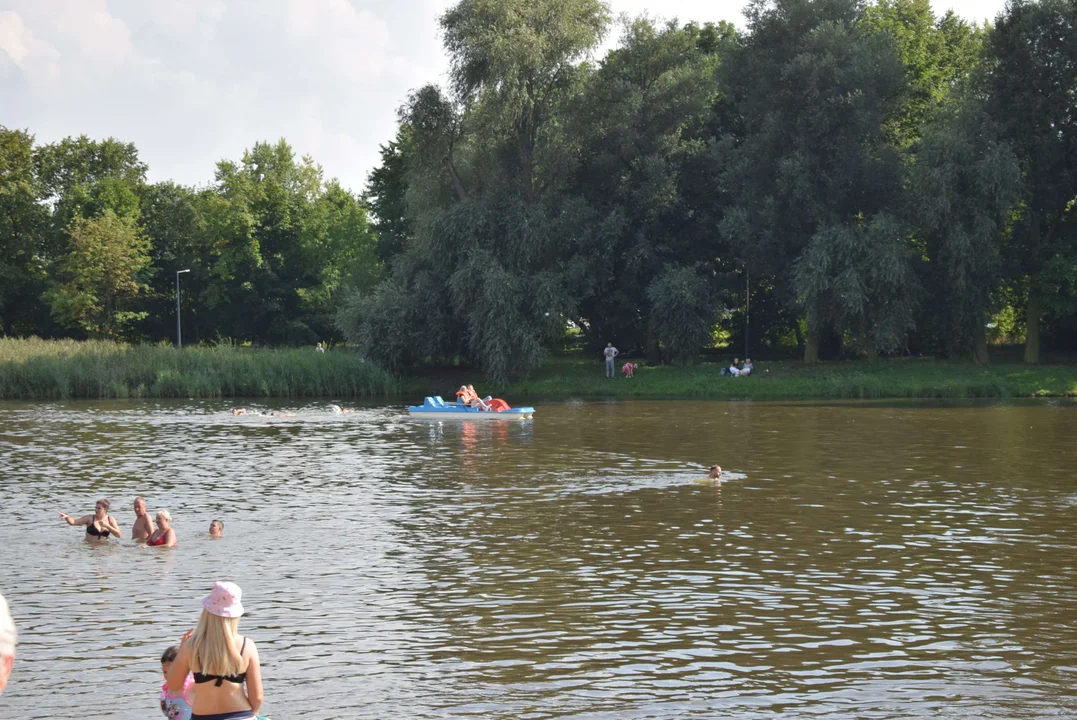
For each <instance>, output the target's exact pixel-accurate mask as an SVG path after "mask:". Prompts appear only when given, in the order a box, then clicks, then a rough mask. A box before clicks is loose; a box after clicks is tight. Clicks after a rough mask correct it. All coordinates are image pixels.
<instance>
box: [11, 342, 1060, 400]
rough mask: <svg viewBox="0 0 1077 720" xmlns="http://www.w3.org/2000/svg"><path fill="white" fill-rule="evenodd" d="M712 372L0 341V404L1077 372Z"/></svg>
mask: <svg viewBox="0 0 1077 720" xmlns="http://www.w3.org/2000/svg"><path fill="white" fill-rule="evenodd" d="M723 365H724V364H723V363H717V362H715V363H700V364H698V365H692V366H688V367H681V366H669V365H667V366H661V367H641V368H640V369H639V370H638V371H637V373H636V377H635V378H633V379H631V380H626V379H624V378H623V377H620V374H619V373H618V377H617V378H616V379H615V380H606V379H604V378H603V365H602V363H601V362H598V361H589V360H582V359H580V358H579V357H578V356H574V357H561V358H555V359H553V360H551V361H550V362H548V363H547V364H546V365H545V366H544V367H543V368H542V369H541V370H540V371H539V372H538V373H536V374H535V375H534V376H533V377H531V378H528V379H524V380H520V381H517V382H514V383H510V384H509V385H507V386H505V387H500V388H498V387H494V386H492V385H490V384H489V383H486V382H483V378H482V377H481V374H480V373H478V372H476V371H466V370H458V369H452V370H443V371H429V372H427V373H424V374H423V375H421V376H414V377H409V378H405V379H403V380H398V379H397V378H394V377H393V376H392V375H390V374H389V373H387V372H385V371H383V370H380V369H379V368H376V367H374V366H372V365H370V364H369V363H367V362H366V361H365V360H363V359H362V358H361V357H360V356H359V355H358V354H357V353H354V352H349V351H346V350H334V351H330V352H327V353H325V354H319V353H315V352H314V350H313V349H311V348H300V349H285V350H271V349H252V348H242V347H233V346H218V347H196V348H186V349H184V350H182V351H176V350H175V349H173V348H171V347H167V346H160V345H124V344H120V343H110V342H95V341H91V342H76V341H68V340H61V341H44V340H12V339H0V398H5V399H42V400H44V399H61V398H88V399H102V398H137V397H154V398H195V397H196V398H214V397H326V396H329V397H341V398H344V397H352V398H357V397H392V398H394V400H409V401H410V400H419V399H421V398H422V397H423V396H424V395H442V396H444V397H446V398H448V397H451V396H452V393H453V391H454V390H455V388H456V387H457V386H458V385H460V384H461V383H465V382H470V383H474V384H476V385H478V386H479V388H478V389H479V390H480V391H481V392H482V393H483V394H486V393H487V392H489V393H493V394H496V395H500V396H502V397H504V398H506V399H507V400H509V402H513V401H514V400H516V399H520V398H536V399H538V398H543V397H551V398H564V397H582V398H598V397H623V398H633V397H640V398H642V397H654V398H659V397H670V398H708V399H747V398H751V399H755V400H796V399H841V398H847V399H856V398H1020V397H1077V364H1059V365H1039V366H1028V365H1022V364H1014V363H999V364H995V365H991V366H989V367H986V368H978V367H974V366H972V365H962V364H954V363H948V362H944V361H939V360H930V359H899V360H882V361H879V362H840V363H820V364H818V365H815V366H806V365H804V364H802V363H797V362H761V363H757V364H756V373H755V375H754V376H752V377H747V378H728V377H722V376H720V375H719V372H720V370H721V368H722V367H723Z"/></svg>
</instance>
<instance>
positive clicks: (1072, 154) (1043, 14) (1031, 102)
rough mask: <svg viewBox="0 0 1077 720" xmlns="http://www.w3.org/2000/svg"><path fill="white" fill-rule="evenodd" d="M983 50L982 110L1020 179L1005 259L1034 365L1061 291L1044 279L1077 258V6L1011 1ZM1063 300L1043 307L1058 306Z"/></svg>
mask: <svg viewBox="0 0 1077 720" xmlns="http://www.w3.org/2000/svg"><path fill="white" fill-rule="evenodd" d="M987 50H988V62H989V69H988V72H989V77H988V81H987V93H988V99H987V112H988V115H989V116H990V117H991V118H992V120H993V121H994V122H995V123H997V124H998V125H999V127H1000V128H1001V133H1000V135H1001V138H1002V139H1003V140H1005V141H1006V142H1008V143H1009V145H1010V146H1011V147H1012V148H1013V150H1014V152H1015V153H1016V155H1017V157H1018V160H1019V162H1020V164H1021V171H1022V175H1023V186H1024V194H1023V203H1022V207H1021V212H1020V217H1019V219H1018V221H1017V223H1016V225H1015V227H1014V229H1013V234H1012V238H1013V246H1012V247H1011V248H1010V249H1009V254H1010V255H1011V257H1012V260H1013V261H1014V264H1015V265H1016V267H1017V272H1018V273H1020V275H1021V276H1023V280H1024V284H1025V285H1026V286H1027V288H1028V299H1027V304H1026V311H1025V327H1026V340H1025V362H1028V363H1037V362H1039V361H1040V323H1041V320H1042V317H1043V314H1044V311H1045V309H1046V308H1045V295H1046V294H1047V293H1050V292H1053V291H1057V289H1061V288H1063V287H1065V286H1064V285H1059V284H1057V283H1055V282H1053V281H1051V282H1050V283H1049V282H1048V278H1053V277H1057V273H1056V271H1055V268H1057V267H1060V266H1063V267H1064V266H1065V265H1066V264H1067V258H1071V257H1075V256H1077V250H1075V249H1074V248H1075V243H1077V232H1075V223H1074V219H1073V208H1074V206H1075V204H1077V203H1075V200H1077V113H1075V112H1074V96H1075V95H1077V5H1074V3H1073V2H1070V1H1069V0H1037V1H1035V2H1033V1H1032V0H1010V1H1009V2H1008V4H1007V6H1006V11H1005V12H1004V13H1003V14H1001V15H1000V16H999V17H998V19H997V21H996V24H995V27H994V29H993V30H992V32H991V34H990V37H989V38H988V42H987ZM1045 271H1046V274H1045ZM1063 274H1065V273H1063ZM1060 300H1061V298H1054V299H1052V300H1050V301H1048V303H1050V304H1054V305H1059V306H1061V305H1063V304H1064V303H1062V302H1060Z"/></svg>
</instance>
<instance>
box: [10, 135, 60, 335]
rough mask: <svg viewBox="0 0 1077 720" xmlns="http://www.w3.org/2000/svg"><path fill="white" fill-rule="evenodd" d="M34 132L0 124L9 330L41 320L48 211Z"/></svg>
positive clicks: (21, 328)
mask: <svg viewBox="0 0 1077 720" xmlns="http://www.w3.org/2000/svg"><path fill="white" fill-rule="evenodd" d="M39 195H40V187H39V185H38V180H37V176H36V175H35V172H34V138H33V136H32V135H30V134H29V133H26V132H23V131H21V130H8V129H7V128H5V127H3V126H0V324H2V329H3V334H5V335H8V334H11V333H13V332H18V331H20V330H23V329H29V328H34V327H35V326H36V325H40V324H42V321H43V320H44V318H42V314H43V313H42V312H41V309H40V302H39V301H38V296H39V295H40V294H41V293H42V292H43V290H44V279H45V267H44V264H45V252H46V242H47V238H46V233H47V230H48V221H49V215H48V210H47V209H46V208H45V206H44V205H42V204H40V203H39V202H38V197H39Z"/></svg>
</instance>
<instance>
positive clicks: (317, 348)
mask: <svg viewBox="0 0 1077 720" xmlns="http://www.w3.org/2000/svg"><path fill="white" fill-rule="evenodd" d="M314 352H318V353H323V352H325V348H324V347H323V346H322V344H321V343H318V344H317V345H315V346H314Z"/></svg>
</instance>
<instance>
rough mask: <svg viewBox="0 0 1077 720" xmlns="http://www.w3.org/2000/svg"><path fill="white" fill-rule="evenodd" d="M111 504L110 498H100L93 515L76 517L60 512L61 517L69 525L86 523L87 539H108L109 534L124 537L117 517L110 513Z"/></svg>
mask: <svg viewBox="0 0 1077 720" xmlns="http://www.w3.org/2000/svg"><path fill="white" fill-rule="evenodd" d="M109 504H110V503H109V501H108V500H98V501H97V504H96V505H95V506H94V511H93V514H92V515H83V516H82V517H80V518H78V519H76V518H73V517H71V516H70V515H68V514H67V513H60V519H61V520H63V521H64V522H66V523H67V524H68V525H85V526H86V539H87V540H108V537H109V535H115V536H116V537H118V538H120V537H123V532H122V531H121V530H120V526H119V525H118V524H117V523H116V518H114V517H112V516H111V515H109V514H108V508H109Z"/></svg>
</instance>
